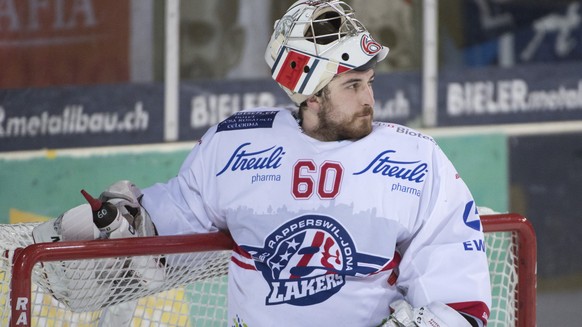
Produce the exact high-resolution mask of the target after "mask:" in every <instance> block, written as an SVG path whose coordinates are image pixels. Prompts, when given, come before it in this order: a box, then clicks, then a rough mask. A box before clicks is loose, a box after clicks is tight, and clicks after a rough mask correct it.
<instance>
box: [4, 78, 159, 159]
mask: <svg viewBox="0 0 582 327" xmlns="http://www.w3.org/2000/svg"><path fill="white" fill-rule="evenodd" d="M163 99H164V97H163V87H162V85H160V84H148V85H129V84H119V85H102V86H92V87H89V86H86V87H54V88H38V89H22V90H0V151H18V150H35V149H44V148H49V149H56V148H73V147H91V146H104V145H122V144H143V143H157V142H162V141H163V106H164V103H163Z"/></svg>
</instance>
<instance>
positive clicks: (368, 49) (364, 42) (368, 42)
mask: <svg viewBox="0 0 582 327" xmlns="http://www.w3.org/2000/svg"><path fill="white" fill-rule="evenodd" d="M360 46H361V47H362V51H364V53H365V54H367V55H368V56H373V55H375V54H377V53H378V52H380V50H382V45H380V43H378V42H376V41H375V40H374V39H373V38H372V37H371V36H370V35H368V34H364V35H362V39H361V40H360Z"/></svg>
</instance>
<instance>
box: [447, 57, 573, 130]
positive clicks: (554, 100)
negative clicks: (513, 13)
mask: <svg viewBox="0 0 582 327" xmlns="http://www.w3.org/2000/svg"><path fill="white" fill-rule="evenodd" d="M580 72H582V64H580V63H570V64H544V65H540V64H536V65H532V66H529V65H525V66H517V67H515V68H510V69H507V68H505V69H502V68H475V69H469V70H462V71H461V70H459V71H443V72H442V73H441V75H440V78H439V90H438V93H439V100H438V108H439V109H438V110H439V113H438V125H439V126H458V125H478V124H508V123H528V122H549V121H565V120H574V119H582V75H580Z"/></svg>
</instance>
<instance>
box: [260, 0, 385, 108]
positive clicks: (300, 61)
mask: <svg viewBox="0 0 582 327" xmlns="http://www.w3.org/2000/svg"><path fill="white" fill-rule="evenodd" d="M387 53H388V48H386V47H383V46H382V45H380V44H379V43H378V42H376V41H374V40H373V39H372V37H371V36H370V34H369V33H368V31H367V30H366V28H365V27H364V25H363V24H362V23H360V21H358V20H357V19H356V18H355V16H354V10H353V9H352V7H350V6H349V5H348V4H346V3H344V2H343V1H338V0H333V1H298V2H297V3H295V4H294V5H293V6H291V8H289V9H288V10H287V13H286V14H285V15H284V16H283V17H282V18H281V19H280V20H278V21H277V22H276V23H275V30H274V32H273V35H272V36H271V40H270V42H269V45H268V46H267V51H266V53H265V59H266V61H267V64H268V65H269V66H270V67H271V74H272V77H273V79H275V81H277V83H279V85H280V86H281V87H282V88H283V90H284V91H285V92H286V93H287V94H288V95H289V96H290V97H291V99H292V100H293V102H295V103H296V104H300V103H301V102H303V101H304V100H305V99H307V98H308V97H309V96H310V95H311V94H314V93H316V92H318V91H319V90H321V89H322V88H323V87H325V85H327V84H328V83H329V82H330V81H331V80H332V79H333V77H334V76H335V75H337V74H340V73H342V72H345V71H348V70H352V69H354V68H356V67H360V66H362V65H364V64H366V63H367V62H369V61H370V60H371V59H372V58H376V59H377V60H378V61H380V60H382V59H384V58H385V57H386V54H387Z"/></svg>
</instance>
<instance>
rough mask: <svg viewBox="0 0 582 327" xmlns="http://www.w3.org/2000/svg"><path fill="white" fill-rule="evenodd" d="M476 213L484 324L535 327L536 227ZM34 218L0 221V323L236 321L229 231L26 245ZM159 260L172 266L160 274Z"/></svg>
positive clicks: (503, 216) (200, 323) (194, 323)
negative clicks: (488, 295)
mask: <svg viewBox="0 0 582 327" xmlns="http://www.w3.org/2000/svg"><path fill="white" fill-rule="evenodd" d="M482 222H483V226H484V229H485V231H486V234H485V235H486V236H485V243H486V249H487V255H488V258H489V269H490V272H491V282H492V293H493V303H492V310H491V316H490V318H489V324H488V326H534V325H535V301H536V299H535V296H536V292H535V286H536V271H535V265H536V241H535V234H534V232H533V228H532V226H531V224H530V223H529V222H528V221H527V220H526V219H525V218H523V217H522V216H519V215H516V214H500V215H487V216H482ZM34 226H35V224H14V225H1V227H0V248H1V250H2V253H3V256H2V259H1V260H0V287H1V291H2V295H1V296H0V310H1V313H0V325H2V326H8V325H10V326H122V325H126V326H227V325H232V323H234V325H236V322H231V323H229V322H228V321H227V319H226V311H227V303H226V289H227V280H226V275H227V270H228V268H227V266H228V262H229V260H230V249H232V247H233V245H234V244H233V241H232V240H231V239H230V237H229V236H227V235H226V234H223V233H212V234H204V235H196V236H191V235H190V236H163V237H148V238H136V239H117V240H106V241H88V242H59V243H44V244H32V239H31V237H30V232H31V230H32V228H33V227H34ZM31 244H32V245H31ZM145 245H147V246H145ZM477 246H478V245H477ZM481 246H482V245H481ZM163 260H165V261H166V263H167V264H166V265H159V266H156V267H157V268H152V264H151V263H152V262H160V261H163ZM141 264H143V266H140V265H141ZM159 267H172V268H171V269H163V268H161V269H162V271H161V275H160V270H159V269H160V268H159ZM51 273H52V274H55V273H56V274H61V276H60V278H59V281H57V280H55V279H53V278H51V277H50V276H51ZM63 279H64V280H67V282H66V283H63V282H62V281H61V280H63ZM49 290H52V292H51V291H49Z"/></svg>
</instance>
